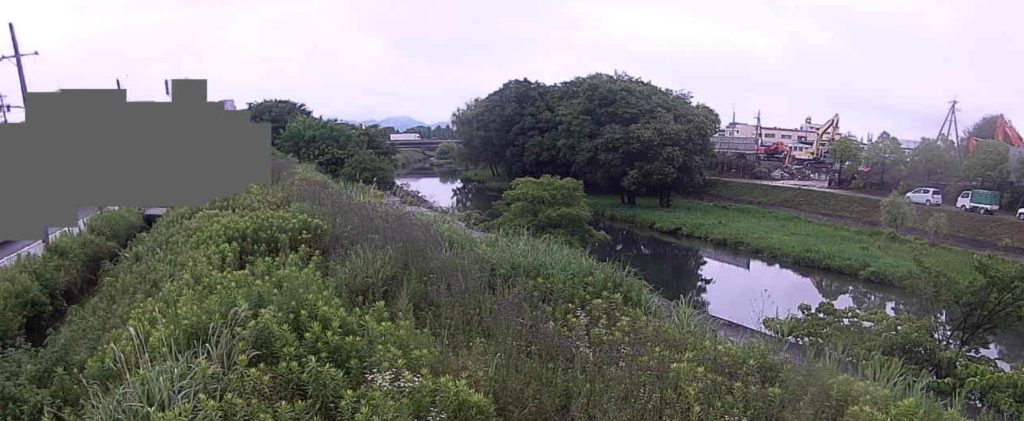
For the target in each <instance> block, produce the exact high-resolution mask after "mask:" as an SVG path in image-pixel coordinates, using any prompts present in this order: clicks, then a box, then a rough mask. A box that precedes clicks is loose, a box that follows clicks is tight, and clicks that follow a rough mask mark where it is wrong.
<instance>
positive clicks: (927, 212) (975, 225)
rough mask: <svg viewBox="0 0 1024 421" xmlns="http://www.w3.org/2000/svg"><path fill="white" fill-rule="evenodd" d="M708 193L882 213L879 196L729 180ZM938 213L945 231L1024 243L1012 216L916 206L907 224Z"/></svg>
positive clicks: (847, 212) (832, 212)
mask: <svg viewBox="0 0 1024 421" xmlns="http://www.w3.org/2000/svg"><path fill="white" fill-rule="evenodd" d="M707 193H708V194H710V195H712V196H716V197H719V198H724V199H729V200H734V201H739V202H744V203H750V204H756V205H770V206H778V207H785V208H790V209H795V210H799V211H806V212H813V213H817V214H822V215H827V216H838V217H842V218H844V219H849V220H852V221H855V222H859V223H865V224H876V223H878V221H879V218H880V217H881V214H880V206H879V205H880V203H879V199H877V198H872V197H864V196H853V195H841V194H835V193H830V192H823V191H815V190H809V189H796V188H791V187H781V186H769V185H764V184H752V183H742V182H735V181H728V180H714V182H713V183H711V185H710V187H709V189H708V191H707ZM945 194H946V195H947V196H949V195H950V194H951V193H949V192H946V193H945ZM936 214H943V215H945V217H946V219H947V224H946V230H945V232H944V234H949V235H955V236H958V237H962V238H968V239H972V240H977V241H983V242H988V243H991V244H993V245H996V244H999V243H1005V244H1006V245H1011V246H1015V247H1024V224H1021V223H1020V222H1019V221H1016V220H1012V219H1004V218H991V217H987V216H983V215H977V214H971V213H964V212H960V211H955V210H950V209H941V208H939V209H936V208H926V207H923V206H915V207H914V212H913V215H912V216H911V218H910V220H909V222H908V223H907V228H912V229H916V230H924V231H927V230H928V220H929V219H931V218H932V216H934V215H936Z"/></svg>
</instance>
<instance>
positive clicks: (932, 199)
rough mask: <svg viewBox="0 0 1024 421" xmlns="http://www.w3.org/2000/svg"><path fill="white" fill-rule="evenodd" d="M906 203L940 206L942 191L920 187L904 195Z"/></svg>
mask: <svg viewBox="0 0 1024 421" xmlns="http://www.w3.org/2000/svg"><path fill="white" fill-rule="evenodd" d="M905 197H906V198H907V202H910V203H920V204H922V205H927V206H942V191H940V190H939V189H933V188H931V187H921V188H916V189H914V190H911V191H910V193H907V194H906V195H905Z"/></svg>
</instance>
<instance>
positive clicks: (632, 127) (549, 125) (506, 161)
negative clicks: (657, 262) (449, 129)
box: [454, 73, 719, 206]
mask: <svg viewBox="0 0 1024 421" xmlns="http://www.w3.org/2000/svg"><path fill="white" fill-rule="evenodd" d="M454 121H455V126H456V129H457V131H458V137H459V138H460V139H462V141H463V144H464V147H465V152H466V158H467V159H468V160H469V161H470V162H471V163H473V164H477V165H484V166H487V167H489V168H490V169H491V171H492V173H494V174H495V175H497V174H504V175H505V176H507V177H508V178H510V179H511V178H516V177H522V176H540V175H544V174H551V175H559V176H566V177H575V178H578V179H580V180H582V181H583V182H584V183H585V184H586V186H587V187H588V188H589V189H592V190H600V191H606V192H615V193H618V194H620V196H621V197H622V199H623V201H625V202H630V203H632V202H634V201H635V197H636V196H637V195H639V194H652V195H657V196H658V197H659V198H660V201H661V203H662V205H665V206H667V205H668V204H669V203H670V202H669V198H670V197H671V194H672V193H674V192H680V191H686V190H690V189H694V188H697V187H699V186H701V185H702V184H703V182H704V174H703V164H704V161H705V160H707V159H709V158H710V157H711V153H712V149H711V144H710V138H711V136H712V135H713V134H714V133H715V131H716V130H717V128H718V125H719V117H718V114H717V113H715V112H714V111H713V110H711V108H709V107H707V106H705V105H703V104H695V103H694V102H693V99H692V96H691V95H690V94H689V93H686V92H677V91H671V90H667V89H662V88H659V87H657V86H655V85H653V84H651V83H649V82H645V81H642V80H640V79H638V78H634V77H632V76H629V75H627V74H624V73H616V74H614V75H607V74H593V75H590V76H586V77H580V78H576V79H573V80H571V81H568V82H564V83H560V84H555V85H545V84H543V83H539V82H532V81H529V80H513V81H509V82H507V83H505V84H504V85H503V86H502V87H501V88H499V89H498V90H497V91H495V92H493V93H491V94H490V95H488V96H486V97H484V98H481V99H477V100H475V101H473V102H471V103H469V104H467V105H466V107H465V108H463V109H460V110H458V111H456V113H455V116H454Z"/></svg>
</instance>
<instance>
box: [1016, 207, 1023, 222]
mask: <svg viewBox="0 0 1024 421" xmlns="http://www.w3.org/2000/svg"><path fill="white" fill-rule="evenodd" d="M1017 219H1020V220H1021V221H1024V208H1020V209H1017Z"/></svg>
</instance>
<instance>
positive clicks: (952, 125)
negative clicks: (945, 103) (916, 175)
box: [935, 98, 963, 161]
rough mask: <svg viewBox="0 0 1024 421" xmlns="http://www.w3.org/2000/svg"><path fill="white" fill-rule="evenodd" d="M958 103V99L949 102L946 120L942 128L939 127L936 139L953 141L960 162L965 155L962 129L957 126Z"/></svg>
mask: <svg viewBox="0 0 1024 421" xmlns="http://www.w3.org/2000/svg"><path fill="white" fill-rule="evenodd" d="M957 103H958V101H957V100H956V98H953V100H952V101H949V110H948V111H946V118H945V119H944V120H942V126H941V127H939V134H938V135H936V136H935V139H936V140H938V139H941V138H942V137H945V138H946V139H947V140H953V146H954V147H955V148H956V157H957V160H958V161H959V160H963V153H962V152H961V151H960V127H959V126H957V122H956V104H957ZM950 135H952V136H950Z"/></svg>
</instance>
